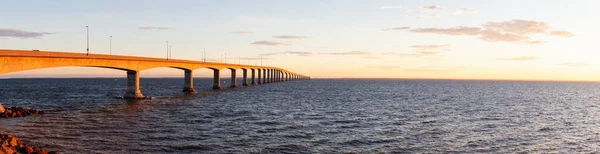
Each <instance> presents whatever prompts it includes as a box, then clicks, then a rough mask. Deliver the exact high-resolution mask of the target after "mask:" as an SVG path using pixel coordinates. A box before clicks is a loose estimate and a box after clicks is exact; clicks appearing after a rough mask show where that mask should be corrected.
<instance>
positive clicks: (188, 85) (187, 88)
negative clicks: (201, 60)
mask: <svg viewBox="0 0 600 154" xmlns="http://www.w3.org/2000/svg"><path fill="white" fill-rule="evenodd" d="M184 80H185V82H184V85H183V92H185V93H195V92H196V90H194V75H193V74H192V70H185V75H184Z"/></svg>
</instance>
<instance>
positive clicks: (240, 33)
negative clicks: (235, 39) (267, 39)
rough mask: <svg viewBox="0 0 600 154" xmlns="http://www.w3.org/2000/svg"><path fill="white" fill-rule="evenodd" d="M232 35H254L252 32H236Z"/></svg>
mask: <svg viewBox="0 0 600 154" xmlns="http://www.w3.org/2000/svg"><path fill="white" fill-rule="evenodd" d="M230 34H238V35H248V34H252V32H250V31H235V32H231V33H230Z"/></svg>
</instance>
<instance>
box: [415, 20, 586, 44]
mask: <svg viewBox="0 0 600 154" xmlns="http://www.w3.org/2000/svg"><path fill="white" fill-rule="evenodd" d="M551 30H552V28H551V27H550V25H549V24H548V23H546V22H539V21H531V20H511V21H503V22H488V23H486V24H483V25H482V28H480V27H465V26H461V27H455V28H418V29H411V30H410V31H411V32H415V33H432V34H443V35H466V36H478V38H479V39H481V40H483V41H487V42H511V43H522V44H542V43H544V42H543V41H539V40H531V36H532V35H537V34H545V35H552V36H563V37H572V36H575V35H574V34H572V33H570V32H567V31H551Z"/></svg>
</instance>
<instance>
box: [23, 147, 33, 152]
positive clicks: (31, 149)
mask: <svg viewBox="0 0 600 154" xmlns="http://www.w3.org/2000/svg"><path fill="white" fill-rule="evenodd" d="M25 152H27V153H33V152H34V151H33V148H32V147H31V146H27V148H25Z"/></svg>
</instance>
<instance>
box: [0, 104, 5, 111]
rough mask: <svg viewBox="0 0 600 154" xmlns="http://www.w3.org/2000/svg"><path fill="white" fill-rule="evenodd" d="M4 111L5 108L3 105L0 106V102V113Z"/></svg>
mask: <svg viewBox="0 0 600 154" xmlns="http://www.w3.org/2000/svg"><path fill="white" fill-rule="evenodd" d="M4 111H6V109H4V106H2V104H0V113H4Z"/></svg>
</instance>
